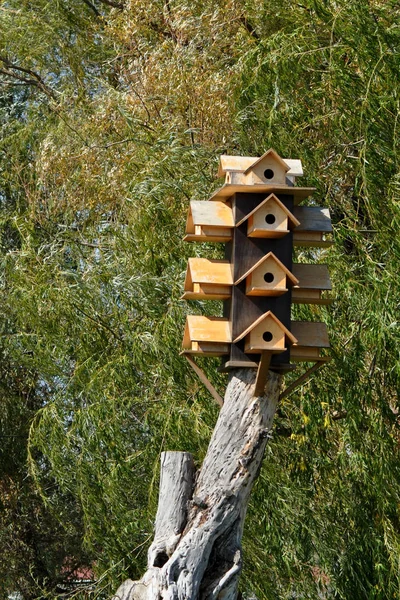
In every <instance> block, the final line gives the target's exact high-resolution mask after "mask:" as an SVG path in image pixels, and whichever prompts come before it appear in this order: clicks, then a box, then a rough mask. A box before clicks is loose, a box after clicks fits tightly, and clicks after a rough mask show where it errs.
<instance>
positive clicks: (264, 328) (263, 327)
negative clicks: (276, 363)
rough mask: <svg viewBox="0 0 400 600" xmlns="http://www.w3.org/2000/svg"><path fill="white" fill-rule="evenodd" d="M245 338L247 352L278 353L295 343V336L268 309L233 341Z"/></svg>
mask: <svg viewBox="0 0 400 600" xmlns="http://www.w3.org/2000/svg"><path fill="white" fill-rule="evenodd" d="M243 338H244V339H245V342H244V351H245V352H246V353H247V354H260V353H261V352H271V353H272V354H280V353H281V352H284V351H285V350H286V347H287V345H291V344H296V343H297V339H296V338H295V336H294V335H293V334H292V333H291V332H290V331H289V330H288V329H287V328H286V327H285V326H284V325H283V324H282V323H281V322H280V321H279V319H277V318H276V317H275V315H274V314H273V313H272V312H271V311H268V312H266V313H265V314H264V315H261V317H259V318H258V319H257V320H256V321H255V322H254V323H253V324H252V325H250V327H248V328H247V329H246V330H245V331H244V332H243V333H242V334H241V335H239V336H238V337H237V338H236V339H235V340H234V343H235V344H236V343H237V342H239V341H240V340H241V339H243Z"/></svg>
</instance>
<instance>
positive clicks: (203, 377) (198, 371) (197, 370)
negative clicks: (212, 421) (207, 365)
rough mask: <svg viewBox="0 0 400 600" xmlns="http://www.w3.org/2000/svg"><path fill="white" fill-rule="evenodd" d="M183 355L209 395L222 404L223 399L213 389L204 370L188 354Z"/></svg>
mask: <svg viewBox="0 0 400 600" xmlns="http://www.w3.org/2000/svg"><path fill="white" fill-rule="evenodd" d="M184 356H185V358H186V360H187V361H188V363H189V364H190V366H191V367H192V369H193V371H194V372H195V373H196V375H197V377H198V378H199V379H200V381H201V383H203V384H204V385H205V387H206V388H207V389H208V391H209V392H210V394H211V396H212V397H213V398H214V400H215V401H216V403H217V404H219V406H222V405H223V404H224V401H223V399H222V398H221V396H220V395H219V394H218V392H217V390H216V389H215V387H214V386H213V384H212V383H211V381H209V380H208V378H207V375H206V374H205V373H204V371H203V370H202V369H200V367H199V366H198V365H197V364H196V363H195V361H194V359H193V358H192V357H191V356H190V355H188V354H185V355H184Z"/></svg>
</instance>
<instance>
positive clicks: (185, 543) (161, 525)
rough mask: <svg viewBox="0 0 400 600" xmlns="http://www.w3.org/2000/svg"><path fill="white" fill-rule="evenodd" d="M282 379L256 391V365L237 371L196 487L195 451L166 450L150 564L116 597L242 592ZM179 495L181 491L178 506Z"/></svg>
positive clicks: (189, 597) (210, 598)
mask: <svg viewBox="0 0 400 600" xmlns="http://www.w3.org/2000/svg"><path fill="white" fill-rule="evenodd" d="M280 384H281V376H279V375H277V374H276V373H272V372H270V373H269V376H268V381H267V384H266V389H265V392H264V394H263V395H262V396H258V397H257V396H254V395H253V394H254V386H255V371H254V370H253V369H237V370H235V371H232V372H231V375H230V378H229V382H228V386H227V390H226V394H225V400H224V405H223V407H222V408H221V411H220V414H219V418H218V421H217V424H216V426H215V429H214V432H213V435H212V437H211V441H210V444H209V447H208V451H207V454H206V457H205V459H204V463H203V465H202V467H201V469H200V471H199V473H198V477H197V482H196V485H195V488H194V491H193V494H191V489H192V484H191V481H192V480H191V475H190V472H191V471H190V466H189V465H190V464H191V463H190V458H189V456H190V455H189V456H188V455H187V453H165V454H163V457H162V471H161V485H160V498H159V507H158V512H157V519H156V533H155V539H154V542H153V544H152V545H151V547H150V550H149V553H148V568H147V571H146V573H145V575H144V576H143V577H142V579H141V580H140V581H135V582H134V581H131V580H127V581H125V582H124V583H123V584H122V585H121V586H120V588H119V589H118V591H117V592H116V594H115V596H114V600H116V599H117V598H118V599H119V600H161V599H162V600H217V599H219V600H222V598H223V599H224V600H235V599H236V597H237V592H238V582H239V576H240V572H241V568H242V552H241V540H242V533H243V526H244V519H245V516H246V510H247V505H248V502H249V496H250V492H251V489H252V487H253V484H254V482H255V480H256V478H257V476H258V473H259V471H260V467H261V462H262V459H263V456H264V450H265V446H266V443H267V439H268V437H269V431H270V430H271V427H272V421H273V418H274V414H275V410H276V407H277V403H278V398H279V391H280ZM180 454H182V456H181V457H180V458H179V457H178V455H180ZM173 455H174V456H173ZM175 468H176V474H177V476H176V477H175V478H174V479H175V485H176V489H175V491H174V493H173V495H172V492H171V483H172V479H171V478H173V475H174V474H173V469H175ZM167 471H168V473H167ZM173 498H177V502H176V505H175V507H174V506H173V505H172V502H171V501H172V499H173ZM174 502H175V500H174ZM186 503H188V506H187V509H186V506H185V505H186ZM174 508H175V510H174Z"/></svg>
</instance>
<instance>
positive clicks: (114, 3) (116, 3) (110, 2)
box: [99, 0, 125, 10]
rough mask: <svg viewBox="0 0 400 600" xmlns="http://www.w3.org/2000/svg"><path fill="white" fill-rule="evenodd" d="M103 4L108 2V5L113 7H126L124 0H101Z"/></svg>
mask: <svg viewBox="0 0 400 600" xmlns="http://www.w3.org/2000/svg"><path fill="white" fill-rule="evenodd" d="M99 2H101V3H102V4H107V5H108V6H112V7H113V8H119V9H120V10H123V9H124V8H125V4H124V3H123V2H114V0H99Z"/></svg>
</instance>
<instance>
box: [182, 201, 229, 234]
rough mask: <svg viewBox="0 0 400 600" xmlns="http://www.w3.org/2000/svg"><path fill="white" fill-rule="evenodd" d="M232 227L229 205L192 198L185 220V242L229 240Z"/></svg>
mask: <svg viewBox="0 0 400 600" xmlns="http://www.w3.org/2000/svg"><path fill="white" fill-rule="evenodd" d="M233 227H234V221H233V215H232V209H231V207H230V206H229V205H228V204H226V203H225V202H202V201H196V200H192V201H191V202H190V208H189V214H188V218H187V222H186V236H185V237H184V240H185V241H186V242H229V240H231V239H232V229H233Z"/></svg>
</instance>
